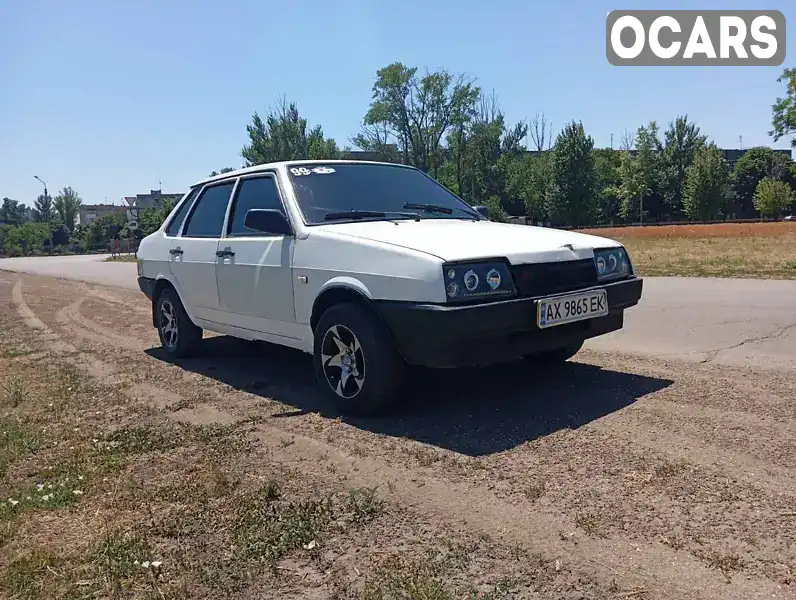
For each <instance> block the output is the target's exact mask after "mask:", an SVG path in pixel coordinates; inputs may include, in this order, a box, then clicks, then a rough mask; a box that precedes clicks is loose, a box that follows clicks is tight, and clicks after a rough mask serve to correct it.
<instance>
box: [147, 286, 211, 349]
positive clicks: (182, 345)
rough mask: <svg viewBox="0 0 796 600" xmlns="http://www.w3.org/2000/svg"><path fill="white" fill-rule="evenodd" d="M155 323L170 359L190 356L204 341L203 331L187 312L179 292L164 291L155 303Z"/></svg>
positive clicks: (169, 289) (168, 289)
mask: <svg viewBox="0 0 796 600" xmlns="http://www.w3.org/2000/svg"><path fill="white" fill-rule="evenodd" d="M155 322H156V324H157V329H158V336H159V337H160V343H161V345H162V346H163V351H164V352H165V353H166V355H168V356H169V358H181V357H183V356H188V355H190V354H191V352H193V351H194V350H195V349H196V345H197V344H198V343H199V340H201V339H202V330H201V328H199V327H197V326H196V325H194V324H193V322H192V321H191V318H190V317H189V316H188V313H186V312H185V308H183V305H182V302H180V298H179V296H178V295H177V292H176V291H174V290H173V289H171V288H167V289H165V290H163V291H162V292H161V293H160V295H159V296H158V298H157V301H156V302H155Z"/></svg>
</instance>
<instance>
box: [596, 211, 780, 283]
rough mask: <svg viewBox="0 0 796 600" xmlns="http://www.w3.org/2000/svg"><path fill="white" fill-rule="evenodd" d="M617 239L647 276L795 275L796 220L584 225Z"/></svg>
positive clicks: (761, 276)
mask: <svg viewBox="0 0 796 600" xmlns="http://www.w3.org/2000/svg"><path fill="white" fill-rule="evenodd" d="M583 232H584V233H592V234H594V235H598V236H602V237H607V238H611V239H616V240H618V241H620V242H622V243H623V244H624V245H625V246H626V247H627V249H628V252H629V253H630V257H631V260H632V261H633V265H634V267H635V268H636V270H637V272H638V273H639V274H641V275H644V276H694V277H751V278H756V279H796V260H794V256H796V223H791V222H784V221H781V222H776V223H726V224H716V225H671V226H668V225H667V226H660V227H658V226H650V227H617V228H607V229H593V230H584V231H583Z"/></svg>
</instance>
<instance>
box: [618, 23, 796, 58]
mask: <svg viewBox="0 0 796 600" xmlns="http://www.w3.org/2000/svg"><path fill="white" fill-rule="evenodd" d="M627 16H629V17H634V18H635V19H636V20H637V21H638V22H639V23H640V24H641V28H642V29H643V37H644V40H643V41H644V44H643V47H641V49H640V52H639V53H638V55H637V56H633V57H627V58H623V57H622V56H620V55H619V54H617V52H616V50H615V49H614V46H613V44H612V40H611V37H612V32H613V30H614V25H615V24H616V23H617V21H619V19H620V18H623V17H627ZM660 17H671V18H673V19H674V20H675V21H676V22H677V24H678V25H679V26H680V32H679V33H676V32H673V31H672V29H670V28H669V27H668V25H667V26H663V27H660V30H659V34H658V35H657V40H658V42H659V44H660V46H661V47H662V48H664V49H669V48H670V46H671V45H672V44H676V43H677V42H679V43H680V47H679V50H678V51H677V53H676V54H675V55H674V56H673V57H671V58H662V57H660V56H657V55H656V54H655V52H654V51H653V49H652V47H651V45H650V37H651V36H650V28H651V27H652V26H653V23H655V22H656V20H657V19H659V18H660ZM699 17H701V18H702V20H703V22H704V24H705V29H706V30H707V35H708V37H709V39H710V43H711V45H712V46H713V50H714V52H715V58H712V57H710V56H708V55H706V54H704V53H695V54H694V55H693V57H692V58H685V57H684V53H685V52H686V48H687V46H688V41H689V38H690V37H691V34H692V32H693V30H694V25H695V24H696V23H697V20H698V18H699ZM722 17H724V19H723V23H722ZM728 17H729V18H728ZM758 17H768V19H760V20H758V21H755V19H758ZM737 18H740V19H741V20H742V21H743V25H744V26H745V31H746V36H745V38H744V39H743V42H742V44H741V45H742V47H743V49H744V50H745V51H746V58H742V57H739V56H738V54H737V53H736V51H735V49H734V48H732V47H729V48H726V47H725V50H726V51H727V54H728V56H726V57H724V58H723V57H722V29H724V30H725V32H726V31H729V32H730V34H731V35H737V34H739V33H740V31H739V28H738V27H736V26H732V27H728V26H727V25H728V24H730V23H733V22H734V23H735V24H739V23H740V22H739V21H738V20H737ZM769 19H770V20H769ZM628 21H629V19H623V22H628ZM666 21H667V19H664V20H663V21H659V22H658V25H659V26H660V25H661V24H662V23H664V22H666ZM723 24H724V27H723ZM621 25H622V22H620V26H621ZM753 26H756V28H757V30H758V32H759V33H757V37H758V38H759V39H755V37H753ZM636 27H638V26H636ZM614 35H617V36H618V38H619V41H621V43H622V45H623V46H624V47H626V48H628V49H630V48H631V47H633V46H634V44H635V43H636V34H635V33H634V30H633V29H632V28H631V27H629V26H626V27H623V28H622V31H621V34H618V33H617V34H614ZM764 36H765V39H764ZM767 36H772V37H767ZM725 37H726V36H725ZM702 39H703V40H704V39H705V38H704V37H703V38H702ZM774 42H775V43H776V52H774V53H773V55H772V56H770V57H765V58H759V57H758V56H755V54H754V53H753V48H752V47H753V46H757V47H758V48H759V50H758V51H763V52H769V53H770V52H771V50H773V48H771V46H770V44H771V43H774ZM605 54H606V56H607V58H608V62H610V63H611V64H612V65H616V66H649V67H653V66H678V65H692V66H712V65H717V66H719V65H721V66H779V65H781V64H782V63H783V62H785V15H783V14H782V12H780V11H778V10H669V11H667V10H614V11H612V12H610V13H609V14H608V17H607V18H606V21H605Z"/></svg>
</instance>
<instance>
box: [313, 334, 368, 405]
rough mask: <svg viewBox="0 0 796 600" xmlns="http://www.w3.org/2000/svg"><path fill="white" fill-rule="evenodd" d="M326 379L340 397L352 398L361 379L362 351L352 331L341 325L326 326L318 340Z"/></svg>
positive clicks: (363, 357)
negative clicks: (327, 327)
mask: <svg viewBox="0 0 796 600" xmlns="http://www.w3.org/2000/svg"><path fill="white" fill-rule="evenodd" d="M321 365H322V367H323V374H324V375H325V376H326V381H327V382H328V383H329V386H330V387H331V388H332V389H333V390H334V391H335V393H336V394H337V395H338V396H340V397H341V398H346V399H349V398H353V397H354V396H356V395H357V394H358V393H359V392H360V391H361V390H362V386H363V385H364V383H365V355H364V353H363V352H362V346H361V344H360V343H359V340H358V339H357V336H356V335H354V332H353V331H351V330H350V329H348V327H345V326H343V325H335V326H333V327H330V328H329V329H327V330H326V333H325V334H324V336H323V341H322V342H321Z"/></svg>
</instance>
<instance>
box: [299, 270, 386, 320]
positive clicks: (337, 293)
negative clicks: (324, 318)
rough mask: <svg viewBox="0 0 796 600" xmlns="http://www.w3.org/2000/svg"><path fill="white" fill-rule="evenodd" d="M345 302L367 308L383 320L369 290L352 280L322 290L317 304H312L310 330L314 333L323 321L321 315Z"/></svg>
mask: <svg viewBox="0 0 796 600" xmlns="http://www.w3.org/2000/svg"><path fill="white" fill-rule="evenodd" d="M345 279H349V278H345ZM344 302H349V303H351V304H359V305H360V306H363V307H367V308H368V310H370V311H372V312H373V313H374V314H376V315H377V316H378V317H379V318H380V319H381V315H380V314H379V312H378V310H376V307H375V306H374V305H373V303H372V302H371V299H370V293H369V292H368V289H367V288H366V287H365V286H364V285H363V284H362V283H361V282H359V281H357V280H355V279H351V280H350V281H336V282H330V283H329V284H327V285H325V286H324V287H323V288H322V289H321V291H320V293H319V294H318V295H317V297H316V298H315V302H313V304H312V313H311V314H310V328H311V329H312V331H313V333H314V332H315V327H317V325H318V321H320V320H321V315H323V313H325V312H326V311H327V310H329V309H330V308H331V307H332V306H334V305H335V304H342V303H344Z"/></svg>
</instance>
